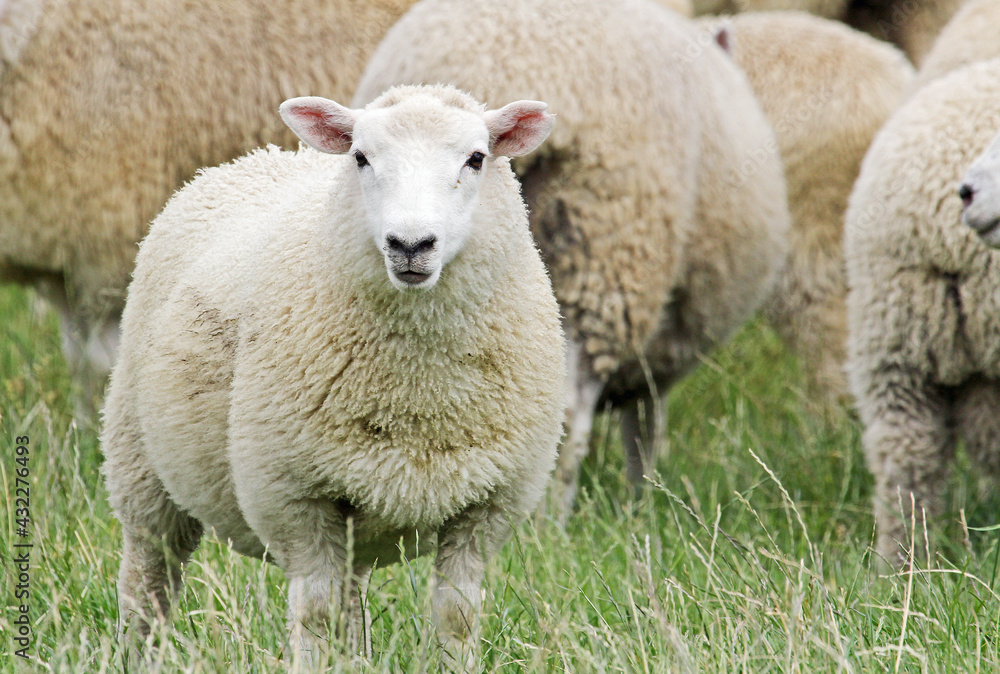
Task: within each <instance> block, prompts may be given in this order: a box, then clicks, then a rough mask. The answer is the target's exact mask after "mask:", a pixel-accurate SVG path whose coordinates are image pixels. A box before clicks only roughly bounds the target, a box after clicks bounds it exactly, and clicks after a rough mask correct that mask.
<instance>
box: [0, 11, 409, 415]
mask: <svg viewBox="0 0 1000 674" xmlns="http://www.w3.org/2000/svg"><path fill="white" fill-rule="evenodd" d="M410 4H412V0H334V1H330V0H288V1H287V2H279V3H273V2H272V3H268V2H251V1H248V0H205V1H203V2H193V3H183V4H181V5H178V3H176V2H174V0H106V1H103V2H92V1H90V0H60V1H59V2H55V1H48V2H46V1H44V0H6V1H5V2H4V3H3V4H2V5H0V282H16V283H23V284H27V285H30V286H34V287H35V288H37V289H38V290H39V291H40V292H41V293H42V294H43V296H44V297H46V298H47V299H49V300H50V301H51V302H52V303H53V304H54V305H55V306H56V307H57V308H58V310H59V313H60V317H61V319H62V331H63V344H64V348H65V351H66V354H67V359H68V360H69V363H70V367H71V369H72V370H73V372H74V375H75V379H77V381H78V382H79V383H80V384H81V386H82V388H83V402H84V403H86V404H87V405H91V404H93V401H94V398H95V397H96V396H97V395H98V394H99V393H100V392H101V391H102V389H103V386H104V380H105V377H106V375H107V373H108V371H109V370H110V366H111V363H112V362H113V361H114V357H115V354H116V353H117V348H118V322H119V317H120V314H121V308H122V304H123V302H124V297H125V288H126V286H127V284H128V279H129V274H130V273H131V271H132V267H133V264H134V260H135V252H136V244H137V243H138V241H139V240H140V239H141V238H142V235H143V234H144V233H145V231H146V227H147V226H148V224H149V222H150V221H151V220H152V219H153V217H154V216H155V215H156V214H157V213H158V212H159V211H160V209H162V208H163V205H164V204H165V203H166V201H167V199H168V198H169V196H170V194H171V193H172V192H173V191H174V190H175V189H177V188H178V187H180V186H181V185H182V184H183V183H184V182H185V181H187V180H189V179H190V178H191V177H192V176H193V175H194V173H195V171H196V170H197V169H198V168H200V167H202V166H210V165H215V164H218V163H221V162H224V161H228V160H230V159H233V158H235V157H238V156H240V155H242V154H244V153H246V152H247V151H249V150H250V149H252V148H255V147H259V146H260V145H262V144H264V143H268V142H272V143H278V144H284V145H285V146H286V147H289V148H292V147H295V145H296V144H297V141H296V140H295V137H294V135H293V134H292V133H291V132H290V131H289V130H288V128H287V127H285V126H284V125H283V124H281V121H280V120H278V119H276V116H275V115H274V114H273V111H274V109H275V108H276V107H277V106H278V105H279V104H280V103H281V101H283V100H285V99H286V98H290V97H292V96H298V95H302V94H306V93H310V92H313V91H321V92H323V93H324V94H326V95H328V96H332V97H334V98H336V99H338V100H346V99H348V98H349V97H350V96H351V94H352V92H353V90H354V85H355V83H356V82H357V78H358V77H359V75H360V73H361V70H362V68H363V67H364V64H365V62H366V60H367V58H368V56H369V54H370V53H371V51H372V50H373V49H374V47H375V44H376V43H377V41H378V40H379V39H380V38H381V36H382V34H383V32H384V31H385V30H386V29H387V28H388V27H389V26H390V25H391V24H392V22H393V21H394V20H395V19H396V18H397V17H399V16H400V15H401V14H402V13H403V12H404V11H405V10H406V8H407V7H408V6H409V5H410Z"/></svg>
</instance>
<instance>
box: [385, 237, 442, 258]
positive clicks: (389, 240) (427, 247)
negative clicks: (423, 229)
mask: <svg viewBox="0 0 1000 674" xmlns="http://www.w3.org/2000/svg"><path fill="white" fill-rule="evenodd" d="M385 243H386V246H388V248H389V250H390V251H392V252H393V253H396V254H397V255H403V256H405V257H406V258H407V259H412V258H413V257H415V256H416V255H419V254H421V253H428V252H430V251H431V250H433V249H434V245H435V244H436V243H437V237H436V236H428V237H427V238H425V239H421V240H420V241H417V242H415V243H409V242H404V241H403V240H402V239H399V238H397V237H395V236H387V237H386V238H385Z"/></svg>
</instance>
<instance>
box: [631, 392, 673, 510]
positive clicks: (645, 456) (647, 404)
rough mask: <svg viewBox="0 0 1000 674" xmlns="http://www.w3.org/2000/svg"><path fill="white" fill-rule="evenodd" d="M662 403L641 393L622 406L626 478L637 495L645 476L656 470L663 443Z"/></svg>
mask: <svg viewBox="0 0 1000 674" xmlns="http://www.w3.org/2000/svg"><path fill="white" fill-rule="evenodd" d="M663 416H664V415H663V405H662V403H661V402H660V400H659V398H656V397H654V396H653V395H649V394H647V395H640V396H636V397H635V398H633V399H632V400H629V401H628V402H626V403H625V404H624V405H623V406H622V423H621V434H622V446H623V447H624V449H625V477H627V478H628V481H629V482H630V483H631V484H632V486H633V487H634V491H635V495H636V496H637V497H638V496H639V495H640V494H641V492H642V487H643V486H644V483H645V479H646V477H647V476H649V477H651V476H652V475H653V472H654V471H655V470H656V459H657V457H658V456H659V455H660V450H661V448H662V445H663V434H664V430H665V429H664V426H665V424H664V418H663Z"/></svg>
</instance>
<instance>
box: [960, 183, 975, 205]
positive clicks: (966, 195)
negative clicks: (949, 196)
mask: <svg viewBox="0 0 1000 674" xmlns="http://www.w3.org/2000/svg"><path fill="white" fill-rule="evenodd" d="M975 194H976V191H975V190H974V189H972V188H971V187H969V184H968V183H962V186H961V187H959V188H958V196H960V197H961V198H962V204H963V205H964V206H965V207H966V208H968V207H969V204H971V203H972V198H973V196H975Z"/></svg>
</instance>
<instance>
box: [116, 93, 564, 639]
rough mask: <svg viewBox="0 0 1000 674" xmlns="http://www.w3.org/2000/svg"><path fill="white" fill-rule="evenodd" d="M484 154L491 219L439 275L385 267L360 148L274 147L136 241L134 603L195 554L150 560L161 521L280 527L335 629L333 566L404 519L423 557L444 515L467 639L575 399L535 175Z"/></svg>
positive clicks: (130, 605)
mask: <svg viewBox="0 0 1000 674" xmlns="http://www.w3.org/2000/svg"><path fill="white" fill-rule="evenodd" d="M425 89H427V88H425ZM425 89H419V90H416V92H417V93H413V91H411V90H407V91H404V92H403V94H402V95H400V99H399V100H400V101H401V102H396V101H395V99H392V98H385V97H383V98H382V99H380V100H379V101H377V102H376V103H374V104H373V105H372V106H370V108H369V109H370V110H375V111H376V112H383V111H390V112H392V111H393V110H400V111H402V112H395V113H392V114H395V115H396V116H395V117H393V119H395V120H397V121H398V120H402V121H399V123H400V125H403V124H405V123H408V122H407V120H408V119H410V118H411V117H412V115H414V114H416V113H415V112H414V111H421V110H423V109H424V107H413V106H411V107H410V108H406V109H404V108H403V107H402V106H406V105H409V104H410V102H412V101H413V100H416V99H417V98H419V96H420V93H419V92H420V91H423V90H425ZM429 91H430V92H431V94H430V96H433V97H436V98H435V99H434V100H441V101H443V102H444V104H443V105H447V106H451V107H452V108H454V106H455V105H458V106H460V107H459V108H458V109H460V110H464V111H472V112H477V111H478V108H476V107H475V106H474V105H473V103H472V101H471V99H469V98H468V97H466V96H464V95H459V94H458V93H457V92H454V91H453V90H450V91H451V92H452V93H448V92H449V90H446V89H443V88H440V87H439V88H434V89H429ZM442 91H444V93H443V94H442V93H441V92H442ZM391 94H392V92H389V94H387V95H386V96H390V95H391ZM425 98H426V97H425ZM421 100H423V99H421ZM414 105H415V104H414ZM420 105H421V106H426V101H424V102H423V103H420ZM440 107H442V106H441V105H438V106H437V107H432V109H431V110H430V111H429V112H427V113H426V115H427V116H428V118H433V115H434V114H436V111H437V109H438V108H440ZM402 115H410V116H411V117H403V116H402ZM434 123H436V122H434ZM484 172H487V173H486V174H485V177H484V179H483V185H482V189H481V192H480V193H479V199H480V201H479V202H478V204H479V205H478V206H477V211H476V213H477V216H476V217H477V219H476V220H475V229H474V231H473V232H472V234H470V238H469V240H468V241H467V242H466V244H465V247H464V248H463V249H462V251H461V253H460V254H459V255H458V256H457V257H456V258H455V259H454V260H453V261H451V263H450V264H449V265H448V266H447V267H446V268H445V269H444V271H443V272H442V275H441V277H440V280H439V281H437V283H436V285H434V286H433V288H431V289H429V290H425V291H406V290H404V291H400V290H397V289H396V288H394V287H393V286H392V285H391V284H390V283H389V280H388V279H387V278H386V270H385V268H384V265H383V263H382V257H383V256H382V253H381V252H380V250H379V249H378V248H377V247H376V245H374V244H373V243H372V240H371V238H370V237H369V236H368V234H367V232H366V230H365V229H364V221H363V214H364V213H365V209H364V206H363V205H362V203H361V200H360V197H359V194H358V192H359V189H358V178H357V175H356V174H357V173H358V167H357V166H356V162H355V159H354V158H353V157H336V156H334V157H331V156H327V155H321V154H319V153H316V152H313V151H311V150H305V151H300V152H298V153H289V152H280V151H278V150H277V149H275V148H273V147H272V148H270V149H268V150H266V151H265V150H261V151H257V152H254V153H253V154H251V155H249V156H247V157H245V158H242V159H240V160H238V161H236V162H235V163H233V164H229V165H225V166H222V167H219V168H213V169H208V170H206V171H204V172H203V173H201V174H200V175H199V176H198V178H197V179H195V180H194V181H193V182H192V183H190V184H189V185H187V186H186V187H185V188H184V189H183V190H181V191H179V192H178V193H177V195H176V196H175V197H174V198H173V199H172V200H171V201H170V202H169V204H168V205H167V207H166V208H165V209H164V211H163V213H162V214H161V215H160V216H159V217H158V218H157V220H156V221H155V222H154V224H153V226H152V228H151V230H150V233H149V236H148V237H147V238H146V239H145V241H144V242H143V245H142V247H141V250H140V253H139V256H138V259H137V266H136V271H135V280H134V281H133V283H132V284H131V286H130V290H129V297H128V303H127V305H126V308H125V312H124V316H123V341H122V353H121V358H120V360H119V362H118V363H117V364H116V366H115V369H114V372H113V374H112V378H111V384H110V387H109V393H108V398H107V403H106V408H105V420H106V422H105V429H104V432H103V435H102V444H103V450H104V453H105V456H106V463H105V467H104V472H105V476H106V481H107V485H108V490H109V492H110V494H111V500H112V504H113V506H114V509H115V512H116V514H117V515H118V517H119V519H120V520H121V521H122V525H123V529H124V532H125V554H124V558H123V563H122V571H121V579H120V595H121V597H122V598H123V599H122V601H123V604H122V606H123V608H122V611H123V616H125V615H127V614H128V612H129V611H130V610H131V611H137V612H139V613H140V614H149V613H150V612H152V611H153V610H154V609H155V610H159V611H160V612H165V611H166V609H165V608H164V607H165V606H167V605H168V602H169V597H168V595H167V594H166V592H167V590H166V588H165V587H164V586H161V585H157V583H156V578H159V577H161V576H164V575H165V574H168V573H174V574H177V573H179V572H178V571H177V570H176V569H173V568H172V567H170V566H169V565H168V564H167V562H166V561H164V560H163V559H162V558H161V559H160V560H159V561H158V562H157V564H158V565H157V566H156V568H154V570H153V571H148V570H144V569H145V566H150V564H149V563H148V562H145V561H143V560H144V559H146V558H148V557H150V556H152V555H154V553H155V550H152V551H151V550H149V549H147V548H146V547H144V546H148V545H149V543H148V537H152V540H154V541H159V540H160V539H161V538H165V539H166V540H167V541H168V547H171V548H172V550H171V551H172V552H173V553H174V554H176V556H177V558H178V559H180V560H181V561H183V560H184V559H185V558H186V556H187V555H188V554H190V551H191V549H193V547H194V545H196V543H197V539H198V536H199V534H200V530H201V528H202V527H204V528H206V529H209V528H211V529H214V530H215V532H216V533H217V535H219V536H222V537H225V538H228V539H230V540H231V541H232V544H233V547H234V549H236V550H238V551H239V552H242V553H244V554H248V555H253V556H260V555H262V554H263V553H264V550H265V546H266V547H267V550H268V554H269V555H270V556H271V558H272V559H273V560H275V561H277V562H278V563H279V564H280V565H281V566H282V567H283V568H284V569H285V570H286V572H287V573H288V575H289V577H290V589H289V611H290V616H291V621H292V624H293V643H294V640H295V638H296V637H295V635H296V634H298V633H297V632H295V631H294V630H296V629H297V628H299V627H302V626H304V627H305V628H307V630H308V629H311V630H317V629H319V630H323V629H324V627H323V625H322V623H318V622H317V621H318V620H319V618H317V617H316V615H321V614H322V612H323V611H325V610H326V604H325V603H324V601H329V599H328V596H327V598H326V599H324V596H321V595H322V593H321V592H320V590H318V589H316V588H315V587H314V585H315V584H316V583H320V584H322V582H323V579H324V578H325V579H326V580H325V582H326V583H327V586H329V584H330V576H333V580H334V581H343V579H344V578H346V577H349V576H350V574H352V573H354V574H356V576H357V578H358V579H360V580H361V581H365V579H366V578H367V574H368V573H370V570H371V567H372V565H373V563H374V562H375V561H376V560H380V561H382V562H385V561H386V560H391V559H393V558H395V557H397V555H398V547H397V546H398V543H399V541H400V539H401V538H403V539H405V540H406V541H407V542H408V545H409V546H411V548H410V549H408V550H407V552H408V553H409V554H413V553H414V550H413V549H412V544H413V542H414V540H415V539H417V538H419V539H420V540H421V541H422V542H424V543H423V549H422V550H421V552H425V551H427V549H428V548H430V547H431V543H430V542H431V541H433V540H434V538H433V535H434V534H437V535H438V545H439V548H440V553H439V556H438V575H439V576H440V577H441V581H440V583H439V585H440V586H441V587H440V590H439V593H438V595H436V598H435V608H436V610H438V612H439V613H440V612H443V613H444V616H443V617H442V618H441V619H440V620H439V625H440V624H443V625H444V626H445V628H447V629H450V630H451V631H453V632H455V634H457V635H458V637H457V638H458V641H459V642H461V643H463V644H466V646H467V645H468V644H467V642H468V639H469V633H470V632H471V633H472V634H474V633H475V629H474V627H473V626H474V625H475V623H476V620H477V617H476V615H475V614H472V615H470V614H469V612H468V611H464V608H463V607H464V604H461V602H460V601H459V599H458V598H451V599H448V597H447V593H448V592H452V593H454V592H455V591H456V588H457V590H458V591H460V592H461V594H462V595H465V599H462V600H461V601H464V602H468V603H470V604H471V605H473V606H474V607H476V608H478V601H479V594H478V593H479V589H478V583H479V580H480V579H481V577H482V571H483V568H482V567H483V565H484V563H485V560H488V559H489V557H490V556H491V555H492V554H493V553H494V552H495V551H496V550H497V549H498V548H499V547H500V546H501V545H502V543H503V542H504V541H505V540H506V538H507V537H508V536H509V534H510V531H511V526H512V524H516V523H517V522H518V521H520V520H521V519H523V518H524V517H525V516H526V515H527V514H528V513H529V512H530V511H531V510H532V509H533V508H534V506H535V504H536V503H537V501H538V499H539V498H540V496H541V494H542V493H543V491H544V485H545V482H546V481H547V479H548V476H549V473H550V472H551V469H552V466H553V464H554V459H555V452H556V446H557V443H558V440H559V437H560V433H561V421H562V412H563V408H562V404H563V397H564V395H565V394H564V382H565V364H564V358H563V351H564V345H563V338H562V333H561V328H560V325H559V318H558V309H557V305H556V303H555V299H554V297H553V295H552V291H551V286H550V284H549V281H548V277H547V276H546V272H545V269H544V267H543V265H542V263H541V260H540V258H539V255H538V252H537V250H536V249H535V247H534V244H533V242H532V240H531V236H530V232H529V230H528V224H527V216H526V213H525V208H524V204H523V202H522V201H521V198H520V194H519V187H518V184H517V181H516V179H515V178H514V176H513V174H512V172H511V171H510V169H509V166H508V163H507V160H506V159H505V158H497V159H495V160H494V159H491V160H490V163H489V166H488V167H487V168H484ZM347 520H350V521H351V525H350V526H352V527H353V548H352V549H351V550H350V551H346V550H345V547H346V546H347V540H346V539H345V536H346V533H345V531H344V529H345V527H346V526H347V524H346V522H347ZM156 547H157V545H156V544H154V545H153V548H154V549H155V548H156ZM159 554H160V555H161V557H162V548H160V552H159ZM144 555H145V556H146V557H144ZM345 556H349V559H350V560H351V561H352V563H353V567H348V568H346V569H344V568H340V567H341V566H343V565H344V564H347V561H346V557H345ZM330 559H333V560H334V561H333V562H331V561H330ZM144 565H145V566H144ZM338 565H340V566H338ZM323 573H326V575H325V576H324V575H323ZM449 574H450V575H454V576H456V577H455V578H452V577H450V575H449ZM343 591H344V592H345V593H346V594H345V595H343V596H346V597H351V596H352V593H351V592H350V591H348V590H347V589H346V588H345V589H344V590H343ZM145 593H152V594H154V596H155V597H156V601H157V605H154V606H152V607H150V606H146V605H145V604H144V603H143V601H142V597H143V596H144V594H145ZM157 593H158V594H157ZM310 593H312V594H310ZM317 593H319V594H317ZM441 593H444V595H445V596H444V598H441ZM314 595H315V596H314ZM456 602H459V603H458V604H456ZM449 611H451V613H454V615H449ZM456 611H458V612H459V613H460V614H459V613H455V612H456ZM462 611H464V612H462ZM475 613H478V611H476V612H475ZM314 614H316V615H314ZM351 615H352V623H351V624H352V625H353V628H352V629H353V632H352V634H354V635H355V638H357V635H358V634H363V633H364V630H362V629H360V628H359V627H358V625H359V624H360V620H361V618H360V610H357V611H355V612H354V613H353V614H351ZM456 621H459V622H467V623H468V624H467V625H465V626H462V625H457V624H456ZM140 630H141V626H140ZM463 634H464V637H463ZM298 638H300V639H303V640H307V637H305V636H304V634H298ZM362 638H363V637H362Z"/></svg>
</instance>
